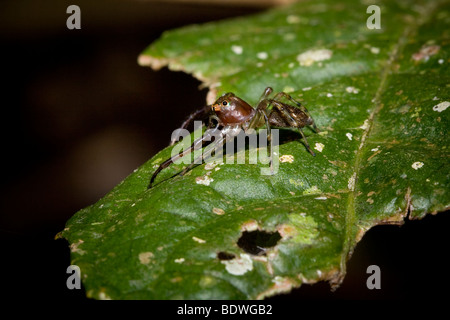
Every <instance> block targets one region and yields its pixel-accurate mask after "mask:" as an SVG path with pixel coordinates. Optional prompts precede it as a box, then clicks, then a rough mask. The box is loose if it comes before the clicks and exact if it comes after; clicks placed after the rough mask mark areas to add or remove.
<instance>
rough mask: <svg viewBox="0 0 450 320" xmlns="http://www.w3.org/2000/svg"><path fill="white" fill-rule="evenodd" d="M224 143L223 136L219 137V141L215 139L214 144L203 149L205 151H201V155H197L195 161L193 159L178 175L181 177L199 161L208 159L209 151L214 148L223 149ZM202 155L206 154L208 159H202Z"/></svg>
mask: <svg viewBox="0 0 450 320" xmlns="http://www.w3.org/2000/svg"><path fill="white" fill-rule="evenodd" d="M225 141H226V138H225V136H221V137H220V138H219V139H217V140H215V141H214V142H212V143H211V144H209V145H208V146H207V147H206V148H205V150H203V152H202V154H201V155H199V156H198V157H197V158H196V159H194V161H193V162H192V163H191V164H190V165H188V166H187V167H186V168H184V170H183V171H182V172H181V173H180V175H182V176H183V175H184V174H185V173H186V172H188V171H189V170H191V169H192V168H193V167H194V166H195V165H196V164H197V163H199V162H200V160H203V161H205V160H206V159H208V158H209V157H210V155H211V151H212V150H213V149H215V148H220V147H223V145H224V143H225ZM204 154H208V157H203V155H204Z"/></svg>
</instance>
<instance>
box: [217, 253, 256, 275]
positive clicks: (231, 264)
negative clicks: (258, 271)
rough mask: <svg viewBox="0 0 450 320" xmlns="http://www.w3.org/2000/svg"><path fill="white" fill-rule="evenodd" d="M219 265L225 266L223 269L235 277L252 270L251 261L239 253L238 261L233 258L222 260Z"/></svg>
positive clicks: (248, 257) (244, 254)
mask: <svg viewBox="0 0 450 320" xmlns="http://www.w3.org/2000/svg"><path fill="white" fill-rule="evenodd" d="M221 263H222V264H224V265H225V269H226V270H227V271H228V272H229V273H231V274H233V275H235V276H240V275H243V274H244V273H246V272H247V271H251V270H253V261H252V259H251V258H250V256H249V255H248V254H246V253H241V255H240V258H239V259H237V258H235V259H232V260H224V261H221Z"/></svg>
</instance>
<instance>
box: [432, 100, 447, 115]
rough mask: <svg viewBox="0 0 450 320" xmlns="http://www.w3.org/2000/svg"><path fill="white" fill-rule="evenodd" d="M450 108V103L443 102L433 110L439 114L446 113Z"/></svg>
mask: <svg viewBox="0 0 450 320" xmlns="http://www.w3.org/2000/svg"><path fill="white" fill-rule="evenodd" d="M449 106H450V102H448V101H444V102H441V103H439V104H437V105H435V106H434V107H433V110H434V111H437V112H442V111H445V109H447V108H448V107H449Z"/></svg>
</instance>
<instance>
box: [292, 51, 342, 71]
mask: <svg viewBox="0 0 450 320" xmlns="http://www.w3.org/2000/svg"><path fill="white" fill-rule="evenodd" d="M332 55H333V51H331V50H328V49H319V50H308V51H305V52H303V53H301V54H299V55H298V56H297V61H298V62H299V63H300V65H301V66H305V67H308V66H311V65H312V64H313V63H314V62H317V61H324V60H328V59H330V58H331V56H332Z"/></svg>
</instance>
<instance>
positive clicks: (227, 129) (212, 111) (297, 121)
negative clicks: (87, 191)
mask: <svg viewBox="0 0 450 320" xmlns="http://www.w3.org/2000/svg"><path fill="white" fill-rule="evenodd" d="M272 92H273V90H272V88H270V87H268V88H266V89H265V90H264V93H263V94H262V96H261V98H260V99H259V102H258V104H257V105H256V107H255V108H253V107H251V106H250V105H249V104H248V103H247V102H245V101H244V100H242V99H241V98H239V97H236V96H235V95H234V94H233V93H231V92H229V93H225V94H224V95H222V96H221V97H220V98H219V99H217V100H216V102H214V104H212V105H209V106H206V107H204V108H202V109H200V110H198V111H196V112H194V113H193V114H191V115H190V116H189V118H188V119H187V120H186V121H185V122H184V123H183V124H182V126H181V128H182V129H185V128H186V127H187V126H188V125H189V124H190V123H191V122H192V121H193V120H195V119H201V118H203V119H205V118H207V117H208V116H209V120H210V123H212V121H211V120H216V121H217V125H216V126H215V128H212V129H211V130H208V131H206V132H205V134H204V135H203V136H202V137H201V138H199V139H197V140H195V141H194V143H193V144H192V145H191V147H190V148H187V149H186V150H184V151H183V152H181V153H180V154H177V155H175V156H173V157H171V158H169V159H167V160H166V161H164V162H163V163H162V164H161V165H160V166H159V167H158V169H157V170H156V171H155V172H154V173H153V175H152V177H151V179H150V184H149V186H148V187H149V188H151V187H152V184H153V181H154V180H155V178H156V176H157V175H158V173H159V172H161V170H163V169H164V168H166V167H168V166H169V165H170V164H172V163H173V162H174V161H176V160H178V159H179V158H181V157H184V156H185V155H187V154H189V153H191V152H192V151H193V150H197V149H198V148H201V147H203V145H204V144H205V143H206V142H208V141H211V138H212V137H213V136H214V137H217V136H219V137H220V138H219V139H217V138H216V139H215V140H214V142H212V143H211V144H209V145H208V146H207V148H209V149H213V148H217V147H220V146H223V145H224V144H225V142H226V141H227V140H228V139H233V138H234V137H236V136H237V135H238V134H239V132H240V131H241V130H244V131H247V130H251V129H257V128H260V127H262V126H264V125H265V126H266V127H267V137H268V139H270V137H271V135H270V128H271V127H285V128H297V129H298V131H299V132H300V134H301V136H302V137H303V139H304V141H305V146H306V148H307V149H308V151H309V152H310V153H311V154H312V155H313V156H315V154H314V152H313V151H312V150H311V148H310V146H309V144H308V141H307V140H306V137H305V135H304V134H303V131H302V128H304V127H306V126H312V127H313V128H314V130H315V131H316V132H318V131H319V130H318V129H317V127H316V124H315V123H314V120H313V118H312V117H311V116H310V114H309V112H308V110H306V108H305V107H304V106H302V105H301V104H300V102H298V101H296V100H294V99H293V98H292V97H291V96H290V95H288V94H287V93H284V92H280V93H277V94H276V95H275V96H274V97H273V98H269V96H270V95H271V93H272ZM283 98H284V99H285V100H286V102H282V100H281V99H283ZM289 103H290V104H289ZM176 140H177V139H174V140H172V141H171V145H173V144H174V143H175V142H176ZM269 147H270V144H269ZM269 153H270V157H272V153H271V151H269ZM204 154H209V152H204ZM200 157H202V155H201V156H200ZM202 159H203V158H202ZM196 160H197V159H196ZM196 160H195V161H194V162H193V163H192V164H190V165H189V166H187V167H186V168H185V169H184V170H183V171H182V172H181V174H182V175H183V174H185V173H186V172H187V171H188V170H190V169H191V168H192V167H193V166H194V165H195V164H196V163H198V161H196ZM203 160H204V159H203ZM270 164H271V168H272V161H270Z"/></svg>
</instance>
